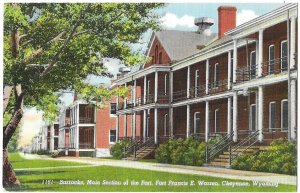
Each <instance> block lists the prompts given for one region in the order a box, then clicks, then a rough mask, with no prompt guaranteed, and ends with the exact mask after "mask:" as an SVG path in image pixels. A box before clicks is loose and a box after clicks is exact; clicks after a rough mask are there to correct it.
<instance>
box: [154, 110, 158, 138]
mask: <svg viewBox="0 0 300 193" xmlns="http://www.w3.org/2000/svg"><path fill="white" fill-rule="evenodd" d="M157 124H158V123H157V108H155V109H154V143H155V144H157V142H158V141H157Z"/></svg>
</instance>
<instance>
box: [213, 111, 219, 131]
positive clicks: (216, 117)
mask: <svg viewBox="0 0 300 193" xmlns="http://www.w3.org/2000/svg"><path fill="white" fill-rule="evenodd" d="M217 113H219V109H216V110H215V120H214V121H215V133H217V122H218V120H217V119H219V114H218V116H216V114H217Z"/></svg>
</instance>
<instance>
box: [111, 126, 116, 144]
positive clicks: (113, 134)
mask: <svg viewBox="0 0 300 193" xmlns="http://www.w3.org/2000/svg"><path fill="white" fill-rule="evenodd" d="M116 141H117V132H116V130H115V129H111V130H109V143H116Z"/></svg>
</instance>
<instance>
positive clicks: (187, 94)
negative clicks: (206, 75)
mask: <svg viewBox="0 0 300 193" xmlns="http://www.w3.org/2000/svg"><path fill="white" fill-rule="evenodd" d="M190 71H191V68H190V66H188V68H187V79H186V86H187V88H186V97H187V98H190V88H191V81H190V78H191V77H190Z"/></svg>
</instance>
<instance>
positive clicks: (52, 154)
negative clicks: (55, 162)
mask: <svg viewBox="0 0 300 193" xmlns="http://www.w3.org/2000/svg"><path fill="white" fill-rule="evenodd" d="M59 153H60V151H58V150H55V151H53V152H52V153H51V157H52V158H57V157H58V156H59Z"/></svg>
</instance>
